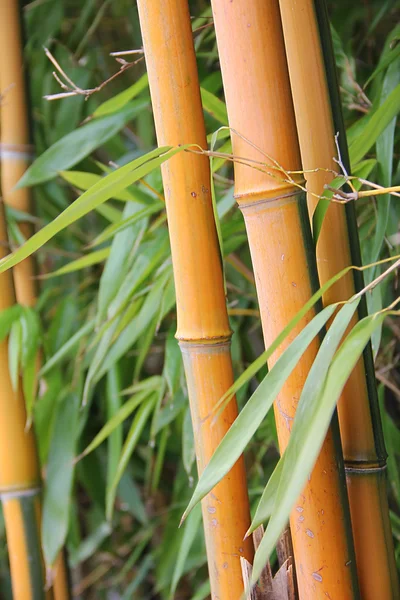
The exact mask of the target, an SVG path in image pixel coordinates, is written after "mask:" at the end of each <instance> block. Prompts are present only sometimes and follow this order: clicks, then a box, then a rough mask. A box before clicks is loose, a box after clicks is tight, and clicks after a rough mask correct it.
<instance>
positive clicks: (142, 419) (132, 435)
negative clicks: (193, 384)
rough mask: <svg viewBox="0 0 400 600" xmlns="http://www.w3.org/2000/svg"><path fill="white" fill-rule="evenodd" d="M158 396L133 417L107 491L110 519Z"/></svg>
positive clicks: (107, 507)
mask: <svg viewBox="0 0 400 600" xmlns="http://www.w3.org/2000/svg"><path fill="white" fill-rule="evenodd" d="M156 398H157V396H156V395H152V396H150V398H148V400H147V402H145V403H144V404H142V405H141V406H140V408H139V410H138V412H137V413H136V416H135V418H134V419H133V422H132V425H131V428H130V430H129V433H128V435H127V438H126V440H125V443H124V446H123V448H122V452H121V456H120V459H119V463H118V467H117V472H116V474H115V478H114V481H113V483H112V485H111V487H110V488H109V489H108V491H107V498H106V516H107V520H108V521H111V518H112V513H113V508H114V501H115V495H116V492H117V487H118V483H119V481H120V479H121V477H122V474H123V472H124V471H125V469H126V466H127V464H128V462H129V459H130V458H131V456H132V453H133V451H134V449H135V447H136V445H137V443H138V442H139V439H140V436H141V434H142V431H143V429H144V426H145V425H146V422H147V420H148V419H149V417H150V414H151V411H152V410H153V408H154V405H155V402H156Z"/></svg>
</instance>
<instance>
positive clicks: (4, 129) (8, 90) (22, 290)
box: [0, 0, 69, 600]
mask: <svg viewBox="0 0 400 600" xmlns="http://www.w3.org/2000/svg"><path fill="white" fill-rule="evenodd" d="M0 30H1V34H0V56H1V58H0V92H1V94H2V98H1V104H0V155H1V193H2V198H3V201H4V202H5V204H6V205H9V206H11V207H12V208H14V209H17V210H19V211H22V212H25V213H30V212H31V198H30V190H29V189H28V188H23V189H15V186H16V184H17V182H18V181H19V179H20V178H21V177H22V175H23V174H24V172H25V170H26V169H27V168H28V166H29V164H30V160H31V158H32V152H33V148H32V146H30V144H29V141H30V135H29V134H30V132H29V123H28V111H27V105H26V97H27V96H26V86H25V78H24V65H23V53H22V35H21V26H20V13H19V4H18V2H17V0H2V2H1V3H0ZM2 219H3V222H2V226H1V239H2V240H4V241H6V240H7V233H6V230H5V228H4V218H3V216H2ZM19 227H20V230H21V233H22V235H23V236H24V237H29V236H30V235H31V234H32V225H31V224H30V223H28V222H22V223H20V224H19ZM7 247H8V244H7V243H6V244H5V245H4V248H5V249H6V248H7ZM4 254H7V252H5V253H4ZM34 275H35V270H34V261H33V259H32V258H31V257H30V258H28V259H26V260H24V261H23V262H21V263H20V264H19V265H17V266H16V267H14V268H13V271H12V276H11V272H8V273H5V274H4V275H1V278H2V280H3V279H4V280H5V279H7V278H8V280H7V283H4V286H2V287H1V289H2V294H4V295H5V296H4V306H1V308H6V307H9V306H12V305H13V304H14V303H15V301H16V300H17V301H18V302H19V303H20V304H23V305H25V306H30V307H32V306H34V305H35V303H36V285H35V279H34ZM14 286H15V292H14ZM6 290H7V291H6ZM15 296H16V297H15ZM6 346H7V343H6V342H5V349H4V352H5V351H6ZM38 363H39V361H38ZM2 364H3V365H5V368H8V362H7V361H5V362H4V361H2ZM38 366H39V365H38ZM0 386H1V387H0V389H1V390H2V394H3V393H4V389H5V387H7V383H4V387H3V384H2V382H0ZM14 395H15V394H14ZM17 395H18V402H17V401H16V402H15V405H17V404H18V407H19V408H18V410H19V411H20V414H19V416H18V418H17V419H16V422H15V424H14V426H13V428H11V424H10V430H9V431H10V432H12V433H13V434H16V435H15V439H14V438H13V439H14V441H15V442H16V443H18V448H19V450H18V453H17V454H16V453H14V452H12V446H10V445H9V444H10V443H12V441H11V440H9V439H8V438H5V439H4V441H5V444H6V447H7V448H8V451H9V453H10V454H9V456H13V457H16V456H17V455H19V457H20V459H21V461H22V462H23V463H24V465H25V470H23V468H22V467H19V468H18V469H16V468H15V465H12V468H13V469H14V475H16V476H17V479H18V480H19V482H18V481H17V482H16V485H17V487H18V486H20V485H21V487H27V486H28V487H29V486H30V485H32V486H33V487H36V488H38V486H40V481H39V467H38V457H37V455H36V449H35V440H34V434H33V430H32V429H31V430H30V431H25V424H26V413H25V401H24V398H23V396H22V391H21V390H20V389H19V390H18V392H17ZM5 397H8V393H7V394H5ZM16 410H17V409H16ZM1 414H3V412H2V413H1ZM21 436H22V440H21V439H20V438H21ZM2 439H3V438H2ZM20 443H21V445H19V444H20ZM5 452H6V448H4V453H5ZM2 456H5V454H3V453H2ZM0 460H1V465H2V467H1V469H3V465H4V468H5V469H6V468H7V469H8V468H9V466H8V465H9V463H10V462H12V461H10V460H9V459H8V461H6V459H5V458H4V460H2V459H0ZM21 502H22V503H25V504H29V502H30V501H29V500H28V499H25V500H21V501H20V500H18V499H13V500H10V499H8V500H6V501H4V503H3V504H4V511H5V516H6V523H7V515H9V523H17V522H19V521H18V514H19V512H20V511H21V510H22V505H21ZM34 503H35V506H36V509H35V510H36V514H37V519H38V521H37V522H38V523H39V522H40V519H41V517H40V497H39V495H38V493H37V492H36V495H35V500H34ZM20 522H21V523H23V520H20ZM25 525H26V522H25ZM12 531H15V534H14V533H13V534H12V532H11V530H10V528H9V527H7V538H8V539H7V541H8V548H9V555H10V561H11V563H12V562H13V561H14V562H15V567H14V569H15V571H14V575H13V590H14V592H13V593H14V596H15V598H16V599H18V598H21V599H22V598H23V599H25V598H26V599H28V598H29V597H30V596H29V595H28V592H27V591H25V586H29V585H31V582H30V581H29V578H26V577H25V575H26V574H25V575H24V574H23V572H22V570H21V569H22V567H21V564H22V562H23V561H24V560H25V559H26V560H29V562H30V563H35V561H36V560H39V561H40V560H41V558H40V557H41V549H40V545H37V546H36V547H35V548H34V549H33V548H30V549H29V548H26V547H25V545H24V544H25V542H24V540H23V537H24V536H26V531H25V532H23V531H22V530H21V529H20V527H19V526H17V525H15V527H14V526H12ZM31 533H32V535H35V536H36V538H37V540H39V539H40V531H39V529H37V531H34V530H31ZM22 534H23V535H22ZM33 551H34V552H36V554H37V556H33V555H32V552H33ZM29 552H30V555H29ZM15 557H17V558H15ZM11 566H12V567H13V565H11ZM12 570H13V568H12ZM36 585H37V586H41V589H43V587H44V583H43V582H42V583H40V582H36ZM16 586H18V588H17V589H15V588H16ZM31 587H32V586H31ZM54 591H55V598H56V600H68V598H69V593H68V583H67V573H66V567H65V563H64V558H63V556H62V554H60V556H59V558H58V559H57V561H56V575H55V581H54ZM31 593H32V589H31ZM43 594H44V592H43ZM51 597H52V592H50V591H49V592H47V593H46V598H51Z"/></svg>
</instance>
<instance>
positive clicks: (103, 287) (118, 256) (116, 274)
mask: <svg viewBox="0 0 400 600" xmlns="http://www.w3.org/2000/svg"><path fill="white" fill-rule="evenodd" d="M138 210H140V208H139V207H138V206H136V205H135V204H131V203H129V204H127V205H126V206H125V208H124V212H123V215H122V218H123V219H127V218H129V217H130V216H132V215H135V214H136V213H137V212H138ZM140 232H141V230H140V226H139V225H138V224H136V225H135V226H132V227H131V228H130V229H128V230H125V231H121V232H119V233H118V234H117V235H116V236H115V237H114V239H113V241H112V243H111V250H110V256H109V257H108V260H107V262H106V264H105V267H104V270H103V273H102V275H101V277H100V282H99V293H98V297H97V316H96V322H97V325H100V323H101V322H102V321H103V319H104V318H105V317H106V314H107V310H108V308H109V305H110V303H111V301H112V300H113V298H115V296H116V295H117V293H118V291H119V290H120V288H121V285H122V284H123V282H124V280H125V277H126V275H127V272H128V270H129V268H130V266H131V263H130V260H131V259H132V255H133V253H134V252H135V250H136V247H137V243H138V241H140ZM132 238H133V239H135V240H136V243H135V245H134V246H133V248H132V244H131V240H132Z"/></svg>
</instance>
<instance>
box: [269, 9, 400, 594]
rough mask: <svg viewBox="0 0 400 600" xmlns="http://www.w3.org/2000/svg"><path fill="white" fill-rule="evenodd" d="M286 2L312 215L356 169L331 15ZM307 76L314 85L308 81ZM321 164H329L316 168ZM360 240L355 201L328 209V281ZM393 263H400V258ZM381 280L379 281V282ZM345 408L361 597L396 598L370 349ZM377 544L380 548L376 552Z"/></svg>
mask: <svg viewBox="0 0 400 600" xmlns="http://www.w3.org/2000/svg"><path fill="white" fill-rule="evenodd" d="M280 7H281V16H282V23H283V29H284V35H285V44H286V53H287V58H288V64H289V72H290V79H291V86H292V94H293V101H294V108H295V112H296V120H297V128H298V132H299V139H300V149H301V154H302V160H303V167H304V169H305V171H306V180H307V189H308V191H309V194H308V206H309V212H310V215H312V213H313V211H314V209H315V206H316V203H317V200H316V197H318V195H320V194H321V193H322V192H323V189H324V187H326V186H327V185H329V183H330V181H331V179H332V177H331V176H330V175H329V170H330V169H333V168H334V167H335V163H337V162H339V164H341V167H342V170H343V171H344V172H346V171H347V172H349V170H350V168H349V161H348V153H347V147H346V138H345V133H344V130H343V123H342V121H341V107H340V99H339V96H338V86H337V81H336V73H335V64H334V59H333V54H332V50H331V39H330V31H329V22H328V19H327V14H326V8H325V2H324V1H323V0H315V1H314V0H298V1H297V2H295V3H293V2H291V1H290V0H280ZM319 27H321V31H319ZM305 78H306V79H305ZM305 81H307V82H308V85H305V83H304V82H305ZM331 105H332V106H331ZM332 108H333V110H334V113H335V114H334V115H333V114H332ZM333 117H334V118H333ZM337 132H340V135H339V137H338V147H336V146H335V136H336V137H337ZM317 167H319V168H321V169H319V170H318V171H316V170H315V169H316V168H317ZM324 169H326V170H325V171H324ZM359 195H360V196H361V195H363V192H359ZM349 196H351V193H350V194H349ZM349 229H350V230H351V235H350V232H349ZM355 246H358V234H357V225H356V221H355V214H354V206H352V203H350V204H349V206H348V207H345V206H341V205H340V204H336V203H332V204H331V205H330V206H329V208H328V211H327V213H326V215H325V219H324V223H323V225H322V229H321V232H320V236H319V238H318V244H317V264H318V272H319V277H320V280H321V284H323V283H324V282H326V281H327V280H328V279H330V278H331V277H332V276H333V275H334V274H335V273H337V272H338V271H340V270H342V269H343V268H345V267H346V266H349V265H351V264H359V256H357V255H358V254H359V251H357V252H356V253H355V254H354V253H353V248H354V247H355ZM392 267H393V268H396V263H395V264H394V265H392ZM392 267H391V268H390V270H392ZM386 274H387V272H385V275H386ZM357 279H358V284H359V285H358V286H357V288H356V286H355V282H354V278H353V275H352V274H351V273H349V275H348V276H346V277H343V278H342V279H341V280H340V282H338V284H336V285H335V286H333V287H332V288H331V289H330V290H329V292H328V293H327V294H326V296H325V297H324V303H326V304H330V303H333V302H337V301H340V300H346V299H347V298H349V297H350V296H352V295H353V294H354V292H355V290H356V289H361V288H362V287H363V285H362V276H361V277H360V276H358V278H357ZM378 280H379V278H378ZM373 285H376V283H375V282H373ZM356 320H357V319H356V318H355V319H354V321H353V323H352V324H351V325H352V326H353V325H354V323H355V322H356ZM366 375H367V376H366ZM338 412H339V422H340V431H341V437H342V444H343V453H344V458H345V466H346V473H347V483H348V489H349V500H350V507H351V517H352V526H353V535H354V540H355V548H356V558H357V568H358V577H359V583H360V590H361V596H362V598H366V599H371V600H372V598H382V599H387V600H389V599H391V598H395V597H398V593H399V592H398V583H397V576H396V568H395V564H394V554H393V544H392V539H391V532H390V525H389V518H388V514H389V513H388V505H387V498H386V490H385V486H386V483H385V481H386V480H385V476H384V475H383V474H382V469H384V467H385V459H386V453H385V449H384V446H383V439H382V431H381V424H380V416H379V408H378V404H377V397H376V389H375V378H374V369H373V364H372V362H371V355H370V349H369V350H367V353H366V354H365V355H364V359H363V360H361V361H360V362H359V363H358V364H357V366H356V368H355V369H354V371H353V373H352V375H351V376H350V379H349V381H348V383H347V385H346V387H345V389H344V391H343V394H342V397H341V399H340V401H339V405H338ZM367 515H368V516H367ZM370 548H374V552H373V553H371V552H370Z"/></svg>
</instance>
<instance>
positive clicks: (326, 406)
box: [252, 304, 385, 583]
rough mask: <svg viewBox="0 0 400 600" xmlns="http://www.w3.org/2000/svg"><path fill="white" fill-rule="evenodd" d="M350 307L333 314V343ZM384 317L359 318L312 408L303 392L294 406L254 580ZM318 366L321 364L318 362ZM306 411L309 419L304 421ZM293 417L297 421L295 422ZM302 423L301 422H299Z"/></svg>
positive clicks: (326, 348) (325, 350)
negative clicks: (299, 400)
mask: <svg viewBox="0 0 400 600" xmlns="http://www.w3.org/2000/svg"><path fill="white" fill-rule="evenodd" d="M353 308H354V306H353V304H348V305H346V306H344V307H343V308H342V309H341V311H340V313H339V314H338V316H337V317H336V319H339V321H336V319H335V321H336V327H335V329H336V328H337V332H336V333H337V336H336V335H335V332H333V333H331V336H335V338H336V339H335V341H334V344H333V345H334V347H337V344H338V343H339V341H340V339H338V338H339V335H340V333H341V332H344V331H345V329H346V326H347V325H346V323H348V322H349V321H350V319H351V317H352V311H351V309H353ZM384 318H385V315H384V314H378V315H372V316H370V317H366V318H365V319H363V320H362V321H359V322H358V323H357V324H356V325H355V326H354V328H353V329H352V331H351V332H350V334H349V335H348V336H347V338H346V339H345V341H344V342H343V344H342V345H341V346H340V348H339V350H338V351H337V352H336V354H335V357H334V359H333V361H332V362H331V364H330V366H329V368H328V370H327V376H326V379H325V381H322V383H323V385H322V386H321V380H320V381H319V382H318V388H319V390H320V391H319V394H318V396H314V398H313V403H312V404H313V407H314V410H313V411H311V410H310V411H308V410H307V404H308V400H309V398H307V402H305V395H304V396H303V399H302V406H300V402H299V405H298V408H297V411H298V415H299V418H298V419H297V416H296V417H295V420H294V424H293V431H292V433H291V436H290V439H289V444H288V447H287V449H286V452H287V453H288V454H287V455H286V457H285V463H284V468H283V471H282V475H281V478H280V483H279V488H278V493H277V495H276V499H275V506H274V511H273V514H272V516H271V519H270V521H269V523H268V527H267V529H266V532H265V534H264V537H263V539H262V542H261V544H260V546H259V548H258V550H257V552H256V555H255V558H254V563H253V575H252V581H253V583H255V582H256V581H257V579H258V578H259V576H260V574H261V572H262V570H263V568H264V566H265V564H266V561H267V560H268V557H269V556H270V554H271V552H272V550H273V548H274V545H275V543H276V541H277V539H278V538H279V535H280V534H281V532H282V530H283V528H284V526H285V523H286V521H287V519H288V516H289V513H290V510H291V508H292V506H293V503H294V502H295V501H296V498H297V497H298V496H299V494H300V493H301V490H302V488H303V486H304V485H305V482H306V480H307V477H308V476H309V474H310V472H311V470H312V467H313V465H314V463H315V461H316V459H317V457H318V454H319V451H320V449H321V447H322V444H323V441H324V439H325V436H326V433H327V431H328V428H329V424H330V422H331V419H332V415H333V412H334V410H335V407H336V403H337V401H338V399H339V397H340V394H341V392H342V390H343V388H344V386H345V384H346V381H347V379H348V378H349V376H350V374H351V372H352V370H353V368H354V367H355V365H356V363H357V361H358V360H359V358H360V357H361V355H362V353H363V351H364V348H365V346H366V345H367V343H368V342H369V340H370V337H371V335H372V333H373V331H374V329H375V328H376V327H378V326H379V324H380V323H381V322H382V321H383V319H384ZM338 322H340V326H339V327H338V326H337V323H338ZM332 327H333V325H331V327H330V328H329V331H328V334H327V335H328V336H329V333H330V332H331V329H332ZM324 341H325V340H324ZM329 343H330V340H329V339H328V341H327V342H326V343H325V344H324V343H323V344H322V346H321V350H320V354H319V356H321V355H322V354H325V353H327V354H328V356H329V355H330V354H331V353H330V349H329ZM321 351H322V352H321ZM318 362H320V361H318ZM321 363H323V367H324V369H325V370H326V363H325V362H324V361H323V360H322V359H321ZM314 366H315V363H314V365H313V369H312V370H313V371H315V370H316V369H317V367H315V369H314ZM319 367H321V364H320V365H319ZM319 379H320V378H319ZM311 385H312V383H311V382H310V383H309V384H308V386H307V388H308V391H310V388H311ZM305 415H307V418H308V420H307V422H306V423H305V424H304V417H305ZM296 421H297V423H299V425H297V426H296ZM302 423H303V425H301V424H302ZM295 428H296V429H295ZM285 454H286V453H285Z"/></svg>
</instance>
